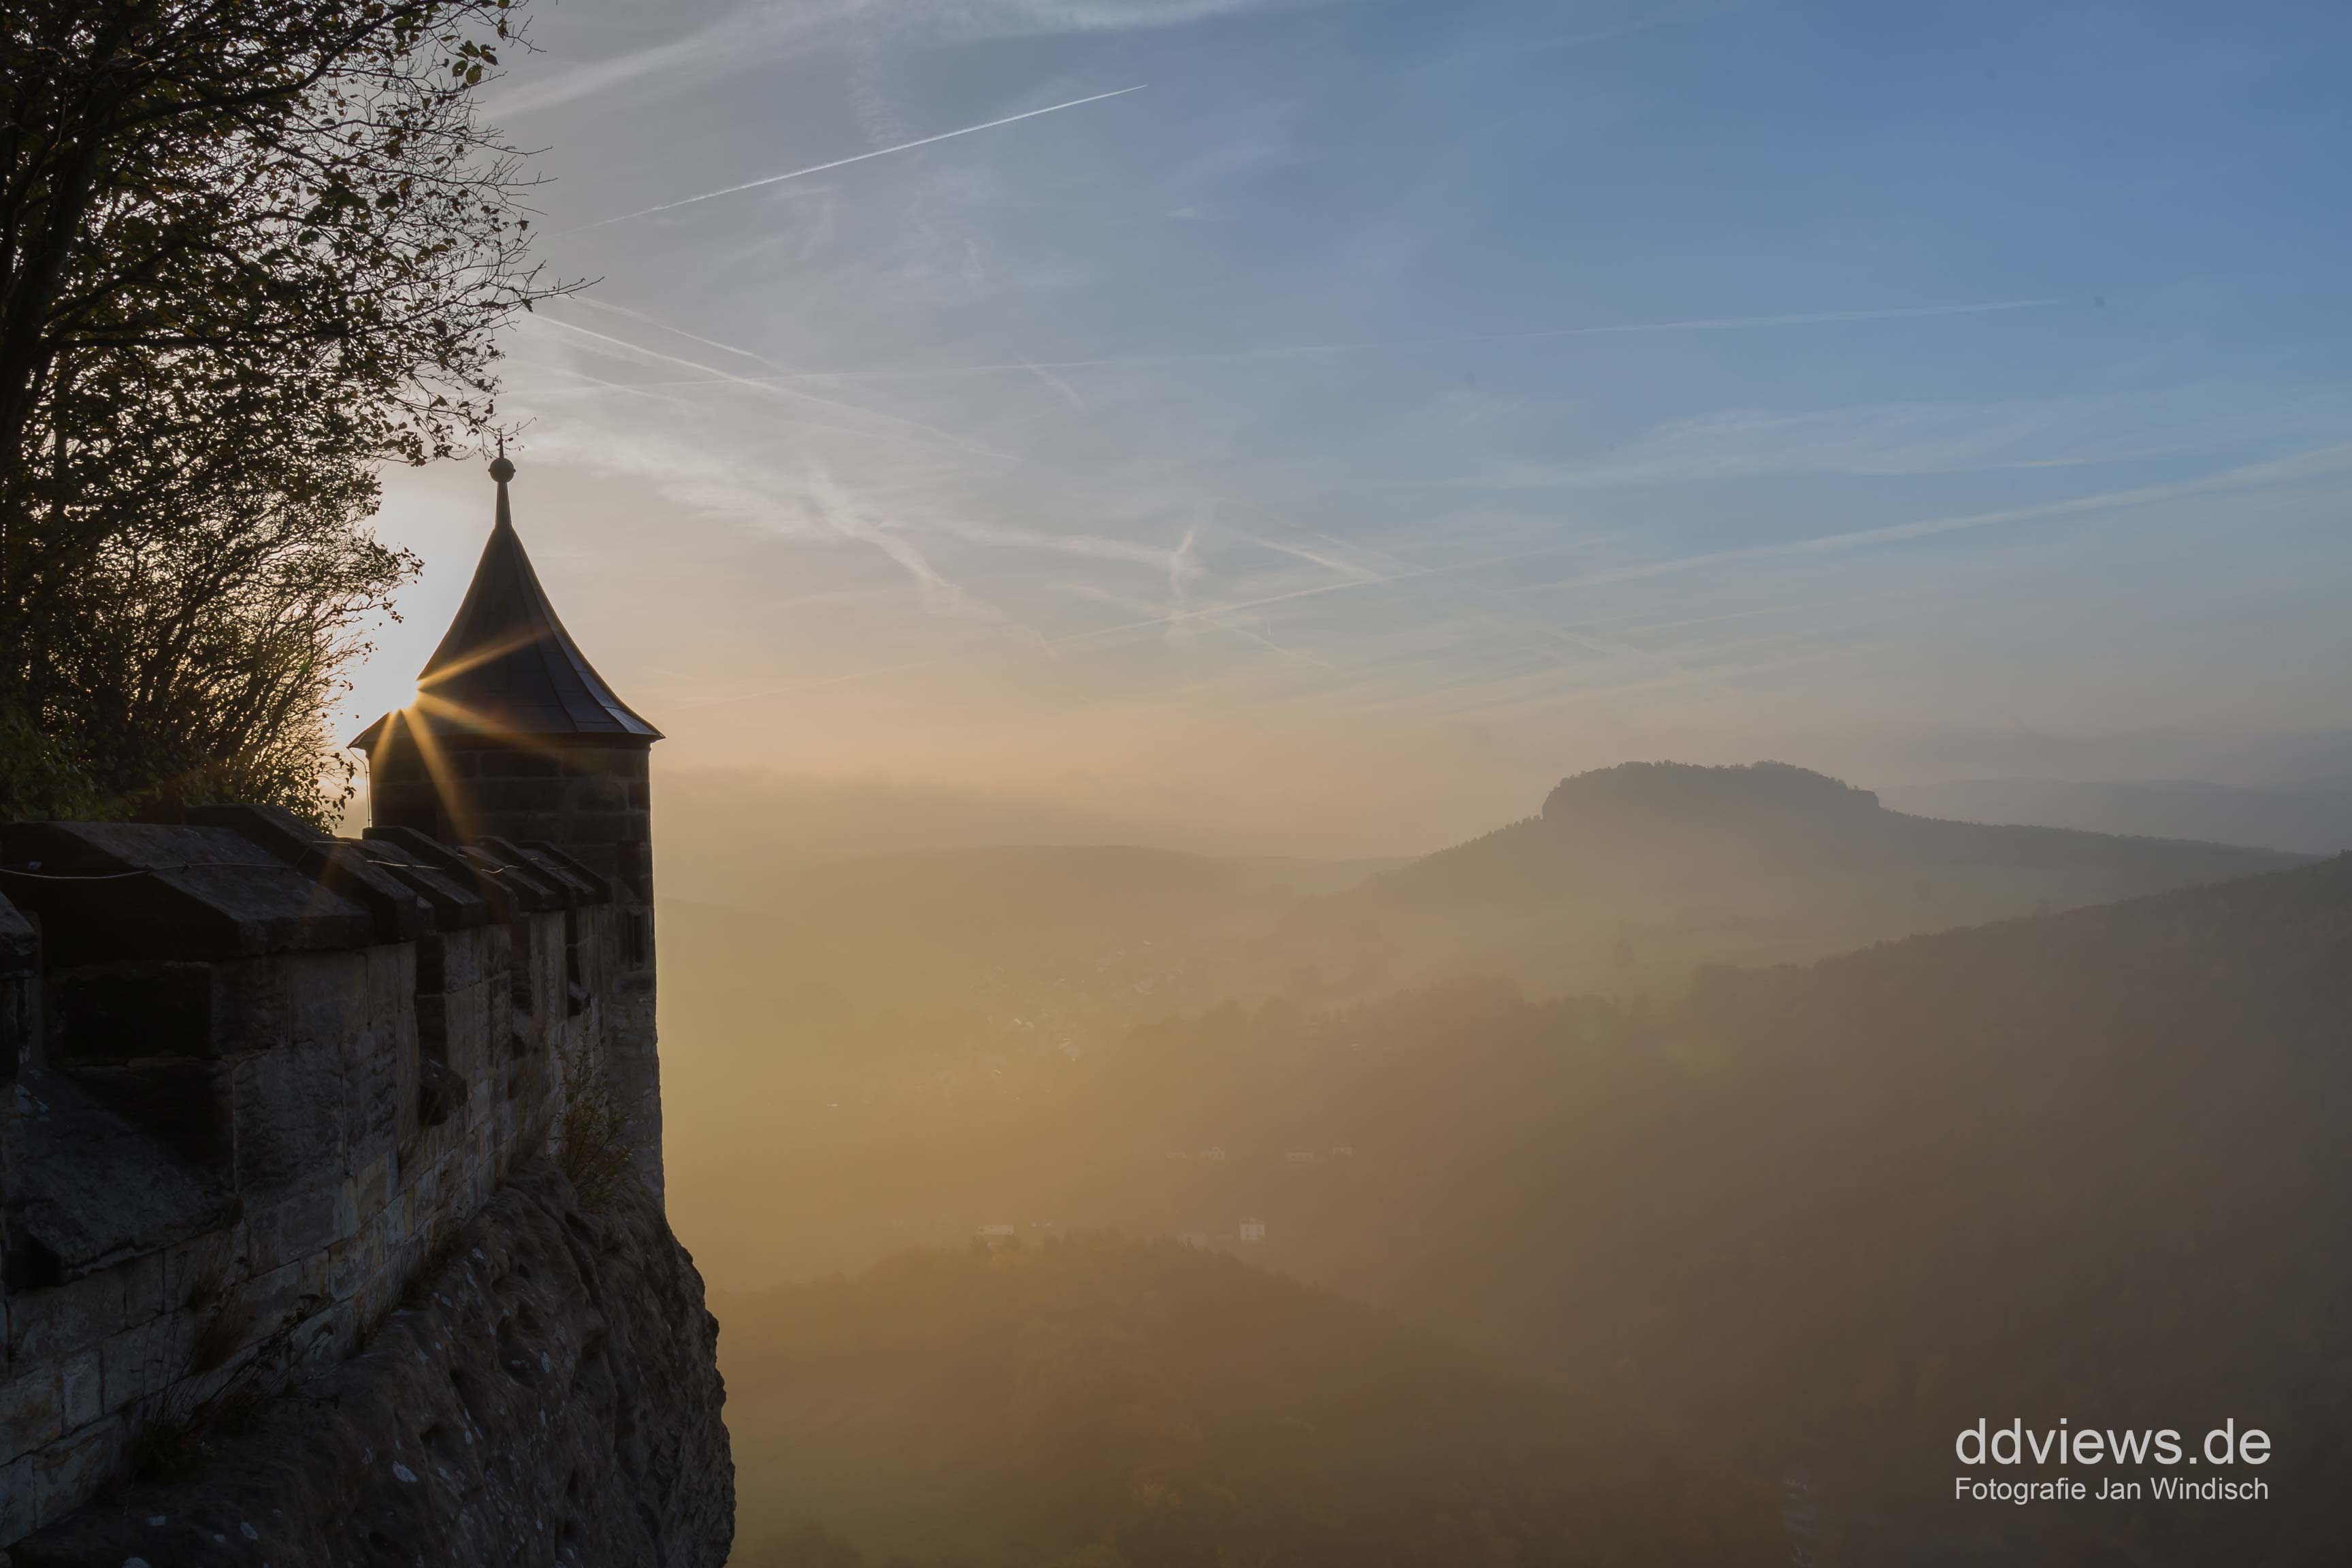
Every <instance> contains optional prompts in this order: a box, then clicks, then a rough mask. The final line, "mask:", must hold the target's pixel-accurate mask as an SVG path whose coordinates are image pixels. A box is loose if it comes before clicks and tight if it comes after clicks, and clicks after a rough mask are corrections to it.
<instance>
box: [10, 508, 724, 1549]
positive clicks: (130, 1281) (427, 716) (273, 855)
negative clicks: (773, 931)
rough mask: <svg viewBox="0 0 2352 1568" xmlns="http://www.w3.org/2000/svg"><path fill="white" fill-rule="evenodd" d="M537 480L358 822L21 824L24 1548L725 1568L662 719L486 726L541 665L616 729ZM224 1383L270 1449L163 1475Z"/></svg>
mask: <svg viewBox="0 0 2352 1568" xmlns="http://www.w3.org/2000/svg"><path fill="white" fill-rule="evenodd" d="M500 468H505V466H504V464H503V462H501V465H500ZM511 471H512V470H511V468H505V471H504V472H499V469H497V468H494V470H493V472H494V473H497V474H498V477H499V479H500V481H501V482H500V484H499V528H498V530H497V531H496V532H495V533H494V535H493V540H492V544H491V548H490V549H489V550H488V551H486V552H485V555H484V564H483V568H482V570H481V571H480V572H479V573H478V574H477V579H476V584H475V592H474V593H473V594H469V595H468V598H467V610H465V611H461V612H460V616H459V619H458V624H457V626H453V627H452V630H451V636H450V638H449V639H448V641H446V642H445V643H444V645H443V648H442V651H441V652H440V653H438V654H436V665H435V666H428V668H427V672H426V679H425V687H426V689H427V690H428V691H429V690H431V689H432V688H433V685H434V682H433V676H434V673H435V668H436V667H437V666H440V665H442V664H444V663H449V664H454V665H455V666H456V667H457V668H459V669H460V670H461V671H462V672H464V673H465V674H466V675H467V677H468V678H469V679H472V680H473V681H474V682H475V683H476V685H475V689H473V691H472V692H471V695H472V696H473V698H474V699H475V700H474V702H473V703H471V704H470V705H468V706H467V708H466V709H464V710H462V711H463V713H464V717H463V718H462V719H454V720H451V721H447V722H445V723H442V724H439V725H436V722H435V720H434V718H433V717H432V715H431V710H430V709H429V708H427V707H426V706H425V705H424V704H420V708H419V709H418V710H411V711H410V712H408V713H406V714H404V715H402V716H398V718H397V719H395V720H394V721H387V723H385V724H380V725H378V726H377V727H375V729H373V730H372V731H371V732H370V735H369V736H367V737H362V742H363V743H370V744H371V750H372V757H373V762H374V764H375V768H374V771H375V772H376V773H377V774H378V776H379V784H380V786H389V787H388V788H384V787H380V789H379V795H378V809H377V812H376V817H377V821H378V824H379V826H375V827H373V828H371V829H370V830H368V832H367V833H366V835H365V836H364V837H363V838H362V839H358V840H350V839H333V838H328V837H321V836H320V835H319V834H317V833H316V832H315V831H314V830H312V829H310V828H309V827H308V826H306V825H304V824H302V823H300V822H299V821H298V820H296V819H295V818H293V817H291V816H287V815H286V814H284V813H282V812H276V811H271V810H268V809H264V808H259V807H252V806H236V807H218V808H210V809H204V810H197V811H193V812H191V813H190V814H189V818H190V819H189V820H188V821H186V822H184V823H177V824H171V825H150V824H89V823H38V824H14V825H0V1285H4V1286H5V1289H0V1548H8V1547H13V1548H14V1552H15V1556H16V1560H17V1561H18V1562H19V1563H44V1564H46V1563H106V1564H107V1565H108V1568H115V1565H116V1564H119V1563H122V1562H123V1561H125V1559H126V1557H133V1556H139V1557H141V1560H142V1561H148V1562H152V1563H156V1564H157V1565H158V1568H161V1564H163V1563H164V1562H165V1561H169V1562H173V1563H178V1562H200V1561H202V1562H208V1561H215V1560H217V1561H221V1562H245V1561H252V1562H261V1561H264V1560H265V1559H266V1558H267V1557H268V1555H269V1554H270V1552H269V1551H268V1550H264V1549H263V1548H262V1547H257V1546H256V1544H255V1543H256V1542H262V1543H264V1546H265V1547H271V1548H274V1550H275V1552H276V1553H277V1556H278V1561H279V1562H280V1563H286V1562H312V1561H316V1562H322V1563H323V1562H329V1561H332V1562H384V1563H394V1562H397V1563H411V1562H415V1561H425V1562H431V1563H471V1562H483V1563H490V1562H499V1563H504V1562H509V1561H513V1562H525V1561H528V1562H535V1563H543V1562H550V1561H554V1562H567V1563H664V1564H668V1563H677V1564H680V1565H688V1564H695V1565H699V1564H709V1565H711V1568H716V1565H717V1564H719V1563H723V1562H724V1561H725V1558H726V1555H727V1550H728V1545H729V1539H730V1534H731V1519H732V1498H733V1491H732V1486H733V1482H732V1470H731V1466H730V1463H729V1460H728V1456H727V1441H726V1433H725V1428H724V1426H723V1425H721V1423H720V1420H719V1404H720V1400H721V1397H722V1395H721V1393H720V1391H719V1382H718V1375H717V1371H716V1368H715V1364H714V1352H715V1332H716V1325H715V1324H713V1323H712V1322H711V1321H710V1319H709V1313H708V1312H707V1311H706V1310H704V1309H703V1305H702V1293H701V1282H700V1279H699V1277H698V1276H697V1275H696V1274H695V1272H694V1269H693V1267H692V1264H691V1263H690V1262H689V1261H688V1259H687V1258H686V1257H685V1255H684V1253H683V1252H682V1251H681V1250H680V1249H678V1247H677V1243H676V1242H675V1240H674V1239H672V1238H671V1237H670V1236H669V1233H668V1228H667V1224H666V1222H665V1221H664V1220H663V1218H662V1215H661V1209H660V1186H661V1175H660V1171H661V1164H660V1155H661V1151H660V1120H659V1062H658V1059H657V1053H656V1041H655V1030H654V972H653V960H654V949H653V940H652V921H651V908H652V887H651V857H650V850H649V847H647V845H648V838H649V835H648V834H647V832H646V827H647V825H648V822H649V816H648V811H647V807H648V805H649V802H648V800H647V797H646V783H645V780H646V772H645V761H646V744H647V743H649V742H650V741H651V740H652V739H655V738H657V737H656V735H655V732H654V731H652V730H651V728H650V726H646V725H645V724H644V723H643V721H640V720H636V719H635V715H633V714H631V715H628V716H627V718H628V721H629V723H630V725H631V726H633V728H631V729H630V730H628V731H626V732H625V733H623V734H613V733H610V732H609V731H604V732H593V726H594V724H595V715H594V714H593V712H589V713H587V714H586V718H585V723H584V726H583V727H587V728H589V729H591V730H592V732H590V733H585V734H572V733H568V732H566V731H563V730H562V728H561V723H560V721H561V720H562V717H563V716H562V715H561V714H559V715H557V716H556V718H555V719H553V720H551V719H550V718H549V717H548V715H547V714H546V713H545V712H537V713H534V712H533V711H530V710H528V708H527V707H526V708H524V709H521V710H517V709H516V708H515V706H514V705H513V704H512V703H509V704H508V710H507V711H505V712H503V713H500V712H496V711H493V710H496V709H497V708H498V706H499V702H498V699H499V696H500V695H501V693H502V692H504V693H522V694H524V695H526V696H527V695H528V694H529V693H530V692H531V691H532V690H534V689H536V688H534V686H533V681H534V680H535V679H537V680H538V681H539V687H540V688H544V687H545V686H546V685H547V684H548V682H547V680H546V679H543V678H541V676H540V675H538V674H536V673H535V667H534V666H533V664H532V661H533V660H534V659H539V660H544V661H553V662H558V663H565V664H567V665H568V666H571V667H576V669H577V670H579V671H584V672H585V677H586V681H587V682H589V683H593V690H594V693H595V694H596V695H597V696H598V697H599V698H600V699H601V700H609V701H610V703H611V704H612V707H613V708H614V709H616V710H619V711H620V712H622V713H626V710H625V709H620V708H619V704H618V700H617V699H614V698H612V697H611V693H610V689H609V688H604V687H603V685H602V683H601V681H598V680H597V679H596V678H595V676H594V672H593V670H592V669H588V668H587V667H586V663H585V660H584V659H583V658H580V656H579V654H578V651H577V649H576V648H573V647H571V645H570V640H569V638H568V637H566V636H565V635H564V634H563V633H562V627H561V625H560V623H556V622H555V621H554V617H553V613H552V610H551V608H549V607H547V606H546V604H545V600H544V595H543V594H541V592H540V590H539V587H538V584H537V580H536V578H535V577H534V576H532V575H531V574H530V565H529V563H528V561H527V560H526V559H524V558H522V556H521V551H520V543H519V542H516V541H515V540H514V539H513V536H512V530H511V525H510V523H509V520H508V517H507V512H506V501H505V490H506V485H505V482H504V481H505V479H506V478H507V477H508V475H509V474H510V473H511ZM518 567H519V569H520V571H519V573H518V572H517V570H516V569H517V568H518ZM519 594H520V595H521V602H520V607H518V603H517V595H519ZM478 601H479V602H478ZM469 614H470V615H471V616H472V628H473V629H472V631H471V632H468V629H467V628H468V616H469ZM519 616H520V620H518V617H519ZM533 616H537V617H538V619H537V620H536V621H534V620H533V618H532V617H533ZM549 626H551V628H552V630H551V633H550V632H548V631H547V629H546V628H547V627H549ZM518 627H520V630H519V629H518ZM461 634H463V635H461ZM486 636H495V637H497V638H499V641H498V643H497V644H496V646H495V647H494V648H493V649H492V655H493V656H492V657H489V658H484V657H481V652H482V650H481V648H480V647H470V648H469V647H467V640H468V637H476V638H478V637H486ZM534 637H536V638H537V639H538V642H537V646H536V647H534V644H533V638H534ZM486 667H487V668H488V676H489V678H490V679H492V680H493V682H494V684H495V686H496V687H497V688H498V689H492V690H488V691H485V690H484V689H482V688H481V685H480V683H481V682H482V681H483V679H485V676H484V673H483V672H484V670H485V668H486ZM564 679H569V678H568V677H566V676H565V675H564V672H562V671H561V670H560V671H559V672H558V677H557V680H556V685H557V686H558V687H559V688H562V689H559V691H558V696H559V698H561V697H562V696H563V695H565V693H566V692H567V691H570V690H571V688H564V687H563V685H562V682H563V680H564ZM460 684H462V682H461V683H460ZM573 684H574V685H575V686H576V685H577V684H578V683H577V681H576V679H575V680H574V682H573ZM542 694H543V692H542ZM572 694H573V695H575V696H576V692H573V693H572ZM573 706H574V708H575V709H578V708H580V706H581V705H580V704H579V703H577V702H575V703H574V704H573ZM451 710H452V711H453V712H456V711H459V710H457V708H456V706H455V704H454V703H453V704H452V709H451ZM486 715H487V716H486ZM400 720H405V721H406V726H407V727H406V730H405V731H404V732H402V731H399V730H398V725H399V721H400ZM388 730H391V731H394V733H392V734H391V735H390V736H389V737H387V734H386V731H388ZM426 763H431V764H432V765H431V767H430V769H429V770H428V769H427V767H426V766H425V764H426ZM420 779H422V780H425V786H424V787H422V788H420V787H419V785H418V784H417V781H418V780H420ZM583 780H584V781H585V782H584V784H583ZM387 805H388V806H390V807H391V809H390V810H389V811H387V810H386V809H385V807H386V806H387ZM605 1104H609V1105H610V1106H612V1107H613V1108H614V1109H615V1110H617V1113H618V1123H617V1127H616V1126H615V1125H614V1120H613V1119H612V1118H611V1117H604V1118H601V1119H600V1118H599V1117H598V1116H596V1115H594V1114H592V1113H593V1112H594V1111H595V1110H597V1108H598V1107H600V1106H603V1105H605ZM592 1142H594V1143H601V1144H602V1145H603V1146H604V1147H607V1148H611V1149H618V1150H622V1151H625V1152H628V1155H629V1158H630V1161H631V1163H630V1165H629V1166H628V1167H627V1170H628V1172H629V1175H630V1176H632V1177H633V1178H634V1179H623V1180H621V1181H620V1182H619V1183H618V1184H617V1185H618V1189H619V1191H618V1194H617V1195H616V1196H614V1197H611V1198H609V1199H607V1200H606V1201H604V1202H603V1203H601V1204H599V1205H596V1206H597V1208H598V1210H599V1211H600V1212H596V1213H587V1212H583V1209H582V1206H581V1205H580V1204H579V1203H578V1201H577V1197H576V1194H573V1192H572V1185H571V1184H570V1182H569V1181H567V1180H566V1178H565V1177H564V1175H563V1174H562V1170H561V1167H562V1165H563V1164H564V1163H569V1162H570V1160H572V1159H573V1158H576V1157H577V1156H579V1155H580V1154H581V1153H582V1152H583V1145H584V1144H588V1143H592ZM559 1372H560V1373H562V1375H561V1377H559V1376H558V1373H559ZM289 1389H290V1390H293V1391H294V1392H293V1393H292V1394H289V1395H288V1396H287V1397H283V1398H278V1399H276V1400H275V1401H274V1403H266V1402H264V1401H263V1400H262V1399H261V1398H260V1396H261V1395H264V1394H275V1393H277V1392H278V1391H279V1390H289ZM231 1402H236V1403H238V1405H239V1408H240V1409H241V1410H246V1407H248V1406H261V1407H262V1408H261V1412H260V1413H259V1414H254V1413H252V1412H250V1411H247V1413H246V1414H245V1415H244V1418H243V1419H242V1420H241V1421H240V1422H238V1423H236V1426H238V1427H239V1429H247V1428H256V1427H257V1428H258V1431H257V1435H255V1436H240V1437H234V1438H230V1439H226V1440H225V1441H221V1442H209V1441H208V1442H207V1443H206V1444H205V1447H204V1452H205V1454H207V1455H209V1456H210V1458H207V1459H206V1460H205V1468H204V1472H203V1473H202V1474H201V1475H198V1476H195V1477H194V1478H193V1479H191V1478H190V1477H189V1476H188V1475H186V1474H185V1473H184V1471H185V1468H186V1467H185V1465H184V1464H181V1465H177V1466H174V1465H173V1464H169V1463H159V1455H160V1457H161V1458H163V1459H169V1458H172V1451H171V1449H170V1444H171V1443H172V1442H173V1441H174V1440H175V1439H177V1438H179V1437H180V1436H183V1435H184V1434H186V1433H188V1432H190V1431H202V1432H206V1433H210V1432H214V1431H215V1430H219V1429H225V1428H226V1426H227V1425H228V1424H227V1423H224V1422H223V1421H222V1420H221V1419H220V1416H221V1412H222V1410H223V1408H224V1406H225V1405H227V1404H229V1403H231ZM369 1412H373V1413H374V1414H373V1415H370V1414H368V1413H369ZM436 1444H438V1445H441V1446H443V1447H446V1450H447V1451H446V1453H444V1454H442V1455H441V1456H440V1457H439V1458H437V1459H435V1458H432V1455H431V1454H430V1452H429V1450H431V1449H432V1448H433V1447H434V1446H435V1445H436ZM174 1472H180V1473H174ZM132 1483H136V1484H135V1485H133V1484H132ZM126 1485H131V1486H132V1489H131V1492H130V1493H128V1494H127V1495H126V1494H125V1493H124V1491H123V1489H124V1487H125V1486H126ZM93 1499H99V1500H100V1501H99V1502H97V1503H96V1504H95V1505H92V1500H93ZM215 1515H217V1516H219V1518H220V1519H221V1520H229V1519H230V1516H232V1515H234V1516H235V1519H234V1521H233V1523H231V1524H229V1525H226V1526H224V1527H221V1528H215V1527H214V1526H213V1525H211V1524H207V1523H205V1522H204V1521H207V1520H211V1519H212V1518H213V1516H215ZM157 1519H161V1520H164V1521H166V1523H165V1524H163V1525H155V1524H152V1522H151V1521H153V1520H157ZM155 1531H164V1532H165V1534H166V1535H167V1536H171V1538H172V1539H173V1540H174V1541H176V1545H174V1546H173V1549H172V1550H171V1551H170V1552H165V1553H164V1555H163V1556H157V1555H155V1552H157V1551H159V1550H160V1547H159V1546H158V1545H157V1544H156V1543H155V1542H156V1541H160V1540H163V1537H161V1536H157V1537H155V1540H152V1541H151V1540H150V1539H149V1537H151V1536H154V1532H155ZM126 1532H127V1533H126ZM142 1532H144V1533H142ZM173 1532H176V1534H175V1533H173ZM142 1552H144V1553H145V1555H144V1556H141V1553H142ZM215 1552H216V1553H217V1555H213V1554H214V1553H215ZM255 1552H259V1554H258V1555H255V1554H254V1553H255ZM7 1555H8V1553H7V1552H0V1562H5V1560H6V1558H7Z"/></svg>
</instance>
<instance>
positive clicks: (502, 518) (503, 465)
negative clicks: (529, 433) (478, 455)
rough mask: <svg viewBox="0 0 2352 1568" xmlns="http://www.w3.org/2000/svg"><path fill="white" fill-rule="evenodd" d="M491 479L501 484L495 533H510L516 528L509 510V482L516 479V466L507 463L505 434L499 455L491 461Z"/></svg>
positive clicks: (500, 442)
mask: <svg viewBox="0 0 2352 1568" xmlns="http://www.w3.org/2000/svg"><path fill="white" fill-rule="evenodd" d="M490 478H492V479H496V480H498V482H499V516H498V521H497V523H496V525H495V527H494V529H493V531H497V529H507V530H509V531H510V530H512V529H513V527H514V517H513V514H512V513H510V512H509V510H507V481H508V480H509V479H513V478H514V465H513V464H512V463H510V462H509V461H507V438H506V437H505V436H504V435H503V434H501V435H500V436H499V455H498V456H497V457H495V458H491V459H490Z"/></svg>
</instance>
